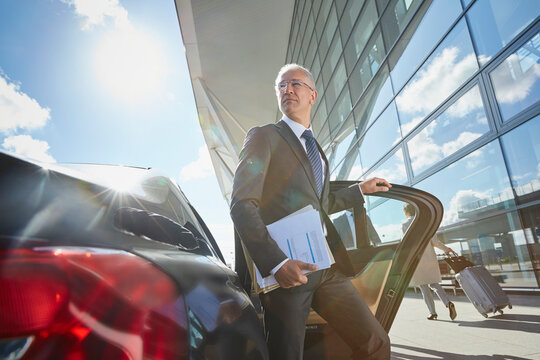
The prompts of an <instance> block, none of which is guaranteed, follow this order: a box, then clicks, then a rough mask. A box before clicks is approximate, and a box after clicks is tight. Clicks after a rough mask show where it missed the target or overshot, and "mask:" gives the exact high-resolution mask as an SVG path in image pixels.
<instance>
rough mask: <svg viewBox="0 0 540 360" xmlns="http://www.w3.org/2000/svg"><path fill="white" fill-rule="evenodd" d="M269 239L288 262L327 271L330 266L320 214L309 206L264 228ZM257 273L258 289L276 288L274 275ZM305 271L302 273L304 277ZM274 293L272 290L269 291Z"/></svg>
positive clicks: (330, 261)
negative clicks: (272, 240)
mask: <svg viewBox="0 0 540 360" xmlns="http://www.w3.org/2000/svg"><path fill="white" fill-rule="evenodd" d="M266 228H267V229H268V232H269V233H270V236H271V237H272V239H274V240H275V241H276V243H277V244H278V246H279V248H280V249H281V251H283V252H284V253H285V255H287V257H288V258H289V259H292V260H300V261H303V262H306V263H311V264H315V265H318V267H319V269H326V268H329V267H330V265H332V262H333V261H332V260H331V259H330V251H329V248H328V245H327V243H326V239H325V237H324V234H323V229H322V225H321V218H320V216H319V212H318V211H317V210H315V209H313V207H312V206H311V205H309V206H306V207H305V208H302V209H300V210H298V211H296V212H295V213H293V214H291V215H288V216H286V217H284V218H283V219H280V220H278V221H276V222H275V223H272V224H270V225H268V226H267V227H266ZM256 271H257V283H258V284H259V286H260V287H261V288H267V287H269V286H272V285H275V284H277V281H276V279H275V278H274V276H273V275H270V276H267V277H264V278H263V277H262V276H261V273H260V272H259V269H256ZM307 272H308V271H304V273H307ZM272 289H273V288H272Z"/></svg>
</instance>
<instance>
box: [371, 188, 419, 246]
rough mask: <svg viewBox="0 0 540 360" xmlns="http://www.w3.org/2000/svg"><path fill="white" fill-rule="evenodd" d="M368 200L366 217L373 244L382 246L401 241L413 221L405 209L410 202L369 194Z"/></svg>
mask: <svg viewBox="0 0 540 360" xmlns="http://www.w3.org/2000/svg"><path fill="white" fill-rule="evenodd" d="M367 200H368V201H367V202H366V215H367V216H366V217H367V221H368V224H367V227H368V235H369V238H370V241H371V245H373V246H381V245H388V244H391V243H398V242H400V241H401V240H402V239H403V235H404V233H405V231H406V230H407V228H408V225H409V223H410V222H411V220H408V219H407V217H406V216H405V213H404V211H403V208H404V206H405V205H406V204H408V203H406V202H403V201H399V200H394V199H384V200H382V199H380V198H374V197H371V196H367ZM381 200H382V201H381ZM409 219H412V218H409ZM370 223H371V224H370Z"/></svg>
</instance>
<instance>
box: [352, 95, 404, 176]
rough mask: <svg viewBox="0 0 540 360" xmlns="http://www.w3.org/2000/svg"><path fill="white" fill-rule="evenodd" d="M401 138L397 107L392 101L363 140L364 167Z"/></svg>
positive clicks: (361, 154) (369, 164)
mask: <svg viewBox="0 0 540 360" xmlns="http://www.w3.org/2000/svg"><path fill="white" fill-rule="evenodd" d="M400 139H401V133H400V131H399V124H398V119H397V115H396V108H395V106H394V103H391V104H390V105H389V106H388V108H386V110H385V111H384V112H383V113H382V114H381V116H380V117H379V118H378V119H377V121H375V123H374V124H373V125H372V126H371V128H369V130H368V131H367V132H366V135H365V136H364V139H363V140H361V145H360V157H361V158H362V164H363V165H364V167H366V168H369V167H370V166H372V165H373V164H375V162H377V161H378V160H379V159H380V158H381V157H382V156H383V155H384V154H385V153H386V152H387V151H388V150H390V148H391V147H392V146H394V145H395V144H397V143H398V141H399V140H400Z"/></svg>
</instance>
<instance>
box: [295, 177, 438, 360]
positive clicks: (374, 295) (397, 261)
mask: <svg viewBox="0 0 540 360" xmlns="http://www.w3.org/2000/svg"><path fill="white" fill-rule="evenodd" d="M354 183H355V182H352V181H334V182H331V187H332V189H333V190H337V189H340V188H343V187H348V186H351V185H352V184H354ZM365 199H366V201H365V204H363V205H362V204H358V206H355V207H354V208H351V209H347V210H344V211H341V212H338V213H335V214H330V219H331V220H332V221H333V223H334V225H335V226H336V228H337V230H338V232H339V233H340V235H341V238H342V241H343V242H344V244H345V247H346V248H347V252H348V254H349V257H350V259H351V262H352V263H353V266H354V269H355V272H356V276H354V277H353V278H352V282H353V284H354V286H355V287H356V288H357V289H358V292H360V294H361V295H362V296H363V298H364V300H365V301H366V303H367V305H368V306H369V308H370V309H371V311H372V312H373V313H374V314H375V316H376V317H377V319H378V320H379V322H380V323H381V324H382V326H383V327H384V329H385V330H386V331H387V332H389V331H390V327H391V326H392V323H393V321H394V318H395V316H396V313H397V311H398V308H399V305H400V304H401V301H402V299H403V296H404V294H405V291H406V289H407V287H408V284H409V281H410V279H411V277H412V275H413V273H414V270H415V269H416V266H417V265H418V261H419V259H420V257H421V256H422V253H423V251H424V249H425V248H426V246H427V245H428V243H429V240H430V239H431V237H432V236H433V235H435V232H436V231H437V228H438V226H439V224H440V223H441V220H442V216H443V206H442V204H441V202H440V201H439V200H438V199H437V198H436V197H435V196H433V195H431V194H429V193H426V192H424V191H421V190H418V189H413V188H411V187H407V186H401V185H393V184H392V188H391V189H390V191H388V192H379V193H374V194H368V195H365ZM407 204H411V205H412V207H413V208H414V212H415V215H414V218H413V219H412V221H411V219H408V218H407V217H406V216H405V213H404V211H403V208H404V206H405V205H407ZM304 358H305V359H340V358H347V359H348V358H350V350H349V349H348V346H347V345H346V344H345V343H344V342H343V341H341V339H340V338H339V337H338V336H337V334H335V333H334V332H333V330H332V329H331V328H330V327H329V326H327V325H326V323H325V321H324V320H323V319H322V318H321V317H320V316H319V315H318V314H317V313H315V312H314V311H311V313H310V316H309V318H308V323H307V329H306V343H305V356H304Z"/></svg>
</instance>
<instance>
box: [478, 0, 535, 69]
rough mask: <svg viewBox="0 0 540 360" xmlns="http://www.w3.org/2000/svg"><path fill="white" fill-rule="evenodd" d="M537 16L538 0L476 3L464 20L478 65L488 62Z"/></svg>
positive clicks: (480, 0) (479, 1)
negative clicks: (474, 45) (466, 22)
mask: <svg viewBox="0 0 540 360" xmlns="http://www.w3.org/2000/svg"><path fill="white" fill-rule="evenodd" d="M538 15H540V4H539V3H538V0H519V1H504V0H478V1H477V2H476V3H475V4H474V5H473V6H471V8H470V9H469V11H468V12H467V17H468V19H469V24H470V25H471V33H472V36H473V38H474V41H475V43H476V48H477V51H478V61H479V62H480V64H481V65H483V64H485V63H486V62H487V61H489V60H490V59H491V58H492V57H493V55H495V54H496V53H497V52H498V51H499V50H500V49H502V48H503V47H504V46H506V45H507V44H508V43H509V42H510V41H511V40H512V39H513V38H514V37H515V36H516V35H517V34H519V33H520V32H521V31H522V30H523V29H525V28H526V27H527V25H529V24H530V23H531V21H533V20H534V19H535V18H536V17H537V16H538Z"/></svg>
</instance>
